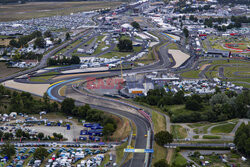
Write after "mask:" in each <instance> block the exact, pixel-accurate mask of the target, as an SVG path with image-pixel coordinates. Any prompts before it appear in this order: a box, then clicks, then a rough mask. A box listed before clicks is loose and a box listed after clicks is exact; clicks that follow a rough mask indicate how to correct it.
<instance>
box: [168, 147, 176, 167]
mask: <svg viewBox="0 0 250 167" xmlns="http://www.w3.org/2000/svg"><path fill="white" fill-rule="evenodd" d="M173 154H174V149H173V148H168V152H167V157H166V160H167V163H168V164H171V159H172V157H173Z"/></svg>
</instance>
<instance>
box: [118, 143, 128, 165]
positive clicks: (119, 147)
mask: <svg viewBox="0 0 250 167" xmlns="http://www.w3.org/2000/svg"><path fill="white" fill-rule="evenodd" d="M127 145H128V142H125V143H123V144H121V145H120V146H117V147H116V148H115V150H116V163H117V164H119V163H120V162H121V160H122V158H123V155H124V149H125V148H126V147H127Z"/></svg>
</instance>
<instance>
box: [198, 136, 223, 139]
mask: <svg viewBox="0 0 250 167" xmlns="http://www.w3.org/2000/svg"><path fill="white" fill-rule="evenodd" d="M202 138H203V139H220V138H221V137H220V136H214V135H204V136H203V137H202Z"/></svg>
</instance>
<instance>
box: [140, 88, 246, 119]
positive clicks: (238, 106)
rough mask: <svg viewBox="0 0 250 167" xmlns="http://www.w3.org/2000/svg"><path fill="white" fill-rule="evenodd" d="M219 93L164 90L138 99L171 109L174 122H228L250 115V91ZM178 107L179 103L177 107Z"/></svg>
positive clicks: (166, 109) (168, 110) (151, 92)
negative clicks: (204, 93)
mask: <svg viewBox="0 0 250 167" xmlns="http://www.w3.org/2000/svg"><path fill="white" fill-rule="evenodd" d="M216 90H217V91H216V93H215V94H206V95H199V94H193V95H191V96H185V94H184V92H183V91H179V92H177V93H175V94H173V93H171V92H168V93H167V92H166V91H165V90H164V89H163V88H162V89H155V90H150V91H149V92H148V94H147V96H143V97H136V98H135V101H137V102H142V103H147V104H149V105H153V106H157V107H159V108H161V109H162V110H163V111H165V112H167V113H168V114H169V115H170V117H171V121H172V122H199V121H210V122H216V121H224V120H228V119H233V118H250V109H249V105H250V101H249V99H250V91H244V92H242V93H241V94H237V93H235V92H233V91H226V92H220V90H219V89H216ZM174 106H179V107H177V109H174V108H175V107H174Z"/></svg>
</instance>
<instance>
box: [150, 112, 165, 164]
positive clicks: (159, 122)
mask: <svg viewBox="0 0 250 167" xmlns="http://www.w3.org/2000/svg"><path fill="white" fill-rule="evenodd" d="M152 121H153V123H154V133H158V132H160V131H165V130H166V119H165V117H164V116H162V115H161V114H159V113H157V112H156V111H152ZM153 157H154V158H153V162H152V164H154V163H155V162H157V161H159V160H161V159H166V157H167V149H166V148H165V147H161V146H159V145H158V144H156V143H154V153H153Z"/></svg>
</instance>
